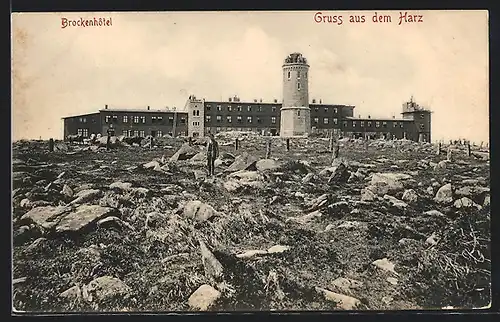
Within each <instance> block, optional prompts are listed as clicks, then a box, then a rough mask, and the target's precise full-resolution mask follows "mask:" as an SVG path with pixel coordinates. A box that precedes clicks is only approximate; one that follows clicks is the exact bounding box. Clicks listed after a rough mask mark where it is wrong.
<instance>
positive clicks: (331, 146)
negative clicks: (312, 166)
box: [328, 135, 333, 152]
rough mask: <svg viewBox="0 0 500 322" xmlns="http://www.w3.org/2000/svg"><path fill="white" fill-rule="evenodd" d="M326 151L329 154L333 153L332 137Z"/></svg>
mask: <svg viewBox="0 0 500 322" xmlns="http://www.w3.org/2000/svg"><path fill="white" fill-rule="evenodd" d="M328 149H329V151H330V152H333V135H332V136H331V137H330V145H329V148H328Z"/></svg>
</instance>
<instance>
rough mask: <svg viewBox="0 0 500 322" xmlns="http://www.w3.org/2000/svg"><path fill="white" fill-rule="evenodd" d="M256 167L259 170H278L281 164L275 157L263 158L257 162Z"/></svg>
mask: <svg viewBox="0 0 500 322" xmlns="http://www.w3.org/2000/svg"><path fill="white" fill-rule="evenodd" d="M255 167H256V168H257V171H266V170H276V169H278V168H279V164H278V162H276V161H275V160H273V159H262V160H259V161H257V162H256V163H255Z"/></svg>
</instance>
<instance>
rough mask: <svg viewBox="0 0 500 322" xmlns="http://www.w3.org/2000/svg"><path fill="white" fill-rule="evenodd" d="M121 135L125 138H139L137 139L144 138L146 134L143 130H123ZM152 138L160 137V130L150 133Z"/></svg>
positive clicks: (161, 133)
mask: <svg viewBox="0 0 500 322" xmlns="http://www.w3.org/2000/svg"><path fill="white" fill-rule="evenodd" d="M122 135H123V136H126V137H134V136H139V137H142V138H144V137H146V132H145V131H144V130H123V131H122ZM151 135H152V136H156V137H162V136H163V132H162V131H161V130H157V131H153V132H152V133H151Z"/></svg>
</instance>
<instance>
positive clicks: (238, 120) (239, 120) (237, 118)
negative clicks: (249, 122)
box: [236, 115, 241, 123]
mask: <svg viewBox="0 0 500 322" xmlns="http://www.w3.org/2000/svg"><path fill="white" fill-rule="evenodd" d="M236 121H237V122H238V123H241V115H238V116H237V117H236Z"/></svg>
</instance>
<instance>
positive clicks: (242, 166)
mask: <svg viewBox="0 0 500 322" xmlns="http://www.w3.org/2000/svg"><path fill="white" fill-rule="evenodd" d="M256 163H257V158H256V157H254V156H253V155H250V154H248V153H247V152H243V153H242V154H240V155H238V156H237V157H236V158H235V159H234V162H233V163H232V164H231V165H230V166H229V167H228V168H227V169H226V170H225V171H226V172H235V171H240V170H248V169H250V168H251V167H252V166H254V165H255V164H256Z"/></svg>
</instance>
